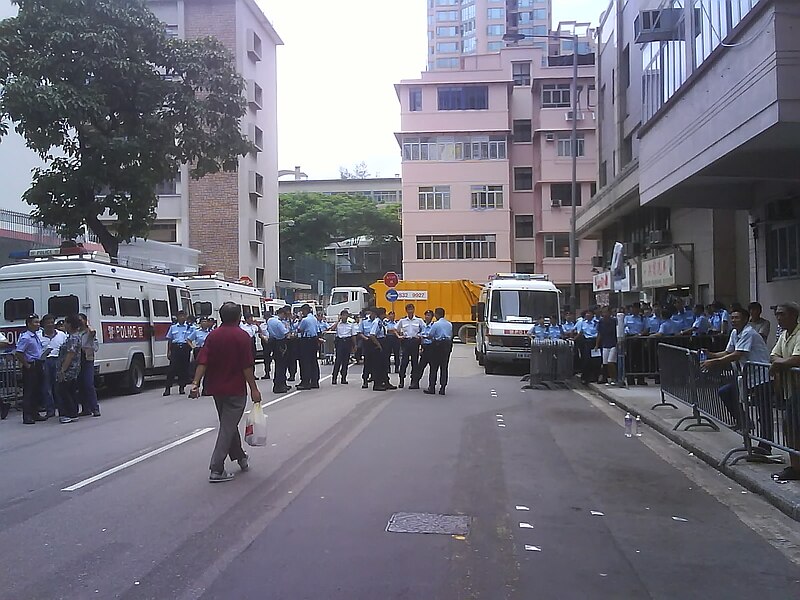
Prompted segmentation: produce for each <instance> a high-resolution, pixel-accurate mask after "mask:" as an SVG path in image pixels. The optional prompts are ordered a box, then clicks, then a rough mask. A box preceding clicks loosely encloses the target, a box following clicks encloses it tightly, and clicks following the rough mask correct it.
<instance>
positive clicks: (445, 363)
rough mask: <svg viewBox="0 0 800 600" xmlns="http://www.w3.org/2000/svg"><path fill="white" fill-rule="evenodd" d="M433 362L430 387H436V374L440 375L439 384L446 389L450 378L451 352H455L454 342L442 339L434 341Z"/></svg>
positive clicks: (429, 376) (429, 378)
mask: <svg viewBox="0 0 800 600" xmlns="http://www.w3.org/2000/svg"><path fill="white" fill-rule="evenodd" d="M432 350H433V358H434V360H433V362H431V363H430V364H431V370H430V375H428V388H429V389H431V390H432V389H434V388H435V387H436V376H437V374H438V376H439V386H440V387H441V388H442V389H444V388H445V387H447V381H448V379H449V366H450V354H451V353H452V352H453V342H450V341H441V342H433V345H432Z"/></svg>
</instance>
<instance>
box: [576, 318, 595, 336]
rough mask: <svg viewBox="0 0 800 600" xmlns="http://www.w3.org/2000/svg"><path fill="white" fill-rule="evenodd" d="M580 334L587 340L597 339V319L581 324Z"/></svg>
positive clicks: (585, 320) (586, 320)
mask: <svg viewBox="0 0 800 600" xmlns="http://www.w3.org/2000/svg"><path fill="white" fill-rule="evenodd" d="M580 332H581V333H583V337H587V338H596V337H597V317H594V318H593V319H591V320H589V319H584V320H583V322H582V323H581V329H580Z"/></svg>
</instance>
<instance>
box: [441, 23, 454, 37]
mask: <svg viewBox="0 0 800 600" xmlns="http://www.w3.org/2000/svg"><path fill="white" fill-rule="evenodd" d="M436 35H437V36H438V37H456V36H457V35H458V27H455V26H453V25H444V26H441V27H437V28H436Z"/></svg>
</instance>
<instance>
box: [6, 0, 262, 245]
mask: <svg viewBox="0 0 800 600" xmlns="http://www.w3.org/2000/svg"><path fill="white" fill-rule="evenodd" d="M14 2H15V4H17V5H18V7H19V12H18V15H17V16H16V17H12V18H9V19H5V20H3V21H0V122H3V123H4V124H5V127H4V128H3V129H0V135H3V134H4V133H5V132H6V131H7V129H8V123H9V122H11V123H13V127H14V128H15V129H16V131H17V132H18V133H19V134H21V135H22V136H23V137H24V138H25V140H26V142H27V145H28V147H30V148H31V149H32V150H34V151H35V152H36V153H37V154H38V155H39V157H40V158H41V159H42V160H43V161H44V163H45V166H44V167H43V168H39V169H36V170H35V171H34V173H33V181H32V185H31V187H30V188H29V189H28V190H27V191H26V192H25V193H24V195H23V199H24V200H25V201H26V202H27V203H29V204H31V205H32V206H33V207H34V210H33V211H32V214H33V216H34V218H36V219H37V220H38V221H40V222H41V223H42V224H44V225H49V226H54V227H57V228H58V229H60V231H61V233H62V234H63V235H65V236H70V237H71V236H75V235H77V234H79V233H80V232H81V231H82V230H83V229H84V226H85V227H88V229H89V230H91V231H92V232H93V233H95V234H96V235H97V236H98V238H99V239H100V242H101V243H102V244H103V246H104V247H105V249H106V251H107V252H109V254H111V255H112V256H116V255H117V252H118V249H119V243H120V242H121V241H127V240H130V239H131V238H132V237H146V235H147V232H148V230H149V228H150V226H151V225H152V222H153V220H154V219H155V209H156V207H157V204H158V198H157V196H156V194H155V188H156V186H157V185H158V184H159V183H161V182H162V181H166V180H169V179H172V178H173V177H174V176H175V174H176V172H177V170H178V168H179V167H180V165H181V164H182V163H188V164H190V165H191V176H192V177H193V178H200V177H202V176H204V175H207V174H209V173H216V172H219V171H221V170H225V171H231V170H235V169H236V168H237V164H238V157H239V156H241V155H244V154H246V153H247V152H248V151H249V150H250V148H251V145H250V143H249V142H248V141H247V140H246V139H244V138H243V137H242V134H241V131H240V124H239V121H240V119H241V117H242V115H243V114H244V112H245V110H246V104H245V100H244V99H243V97H242V89H243V81H242V79H241V78H240V77H239V75H238V74H237V73H236V71H235V68H234V66H233V61H232V59H231V56H230V54H229V52H228V51H227V50H226V49H225V47H224V46H223V45H222V44H221V43H220V42H219V41H217V40H216V39H213V38H204V39H195V40H181V39H173V38H170V37H168V36H167V34H166V31H165V28H164V24H163V23H162V22H160V21H159V20H158V19H157V18H156V17H155V16H154V15H153V13H152V12H150V10H149V9H148V8H147V6H146V4H145V2H143V1H142V0H91V1H87V0H14ZM104 214H109V215H111V216H113V217H115V218H116V222H115V223H114V225H113V230H111V229H109V227H107V226H106V224H105V223H103V222H102V221H101V220H100V217H101V216H102V215H104Z"/></svg>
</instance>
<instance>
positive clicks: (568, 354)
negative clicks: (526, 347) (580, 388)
mask: <svg viewBox="0 0 800 600" xmlns="http://www.w3.org/2000/svg"><path fill="white" fill-rule="evenodd" d="M573 353H574V346H573V342H572V341H571V340H532V341H531V375H530V383H531V384H539V383H543V382H545V381H552V382H556V381H566V380H567V379H570V378H571V377H572V376H573V375H574V374H575V370H574V364H573V355H574V354H573Z"/></svg>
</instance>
